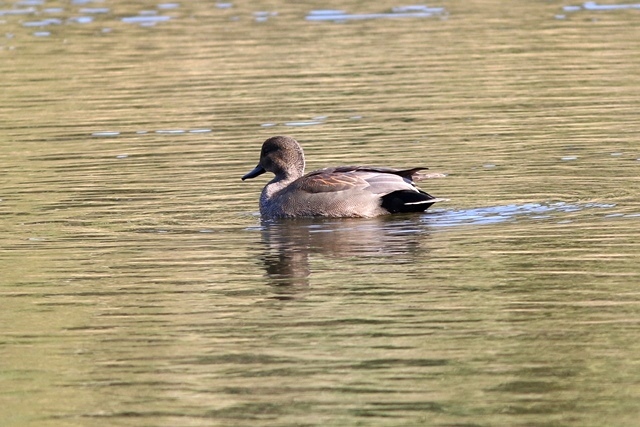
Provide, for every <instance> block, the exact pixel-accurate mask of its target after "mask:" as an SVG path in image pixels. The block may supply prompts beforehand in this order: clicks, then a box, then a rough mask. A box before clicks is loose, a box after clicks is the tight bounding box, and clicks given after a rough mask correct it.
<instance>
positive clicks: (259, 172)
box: [242, 165, 266, 181]
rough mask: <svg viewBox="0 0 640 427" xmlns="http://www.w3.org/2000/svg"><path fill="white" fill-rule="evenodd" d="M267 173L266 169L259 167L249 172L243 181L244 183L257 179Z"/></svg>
mask: <svg viewBox="0 0 640 427" xmlns="http://www.w3.org/2000/svg"><path fill="white" fill-rule="evenodd" d="M265 172H266V170H264V168H263V167H262V166H260V165H258V166H256V168H255V169H254V170H252V171H251V172H249V173H248V174H246V175H245V176H243V177H242V180H243V181H244V180H245V179H251V178H255V177H256V176H260V175H262V174H263V173H265Z"/></svg>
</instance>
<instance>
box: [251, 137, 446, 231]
mask: <svg viewBox="0 0 640 427" xmlns="http://www.w3.org/2000/svg"><path fill="white" fill-rule="evenodd" d="M304 169H305V157H304V152H303V150H302V147H301V146H300V144H299V143H298V141H296V140H295V139H294V138H292V137H290V136H273V137H271V138H269V139H267V140H266V141H264V143H263V144H262V150H261V152H260V160H259V162H258V165H257V166H256V167H255V168H254V169H253V170H252V171H251V172H249V173H247V174H245V175H244V176H243V177H242V181H245V180H247V179H253V178H256V177H258V176H260V175H262V174H264V173H266V172H271V173H273V174H274V175H275V177H274V178H273V179H272V180H271V181H269V182H268V183H267V185H266V186H265V187H264V189H263V190H262V193H261V194H260V216H261V217H262V218H263V219H276V218H303V217H328V218H372V217H377V216H381V215H389V214H397V213H409V212H424V211H426V210H427V209H428V208H429V207H430V206H432V205H433V204H434V203H436V202H440V201H443V200H444V199H438V198H436V197H434V196H432V195H430V194H428V193H426V192H425V191H423V190H421V189H419V188H418V187H417V186H416V184H415V182H414V181H418V180H420V179H423V178H425V177H426V176H425V175H424V174H423V173H422V172H421V171H422V170H425V169H428V168H425V167H414V168H411V169H393V168H387V167H375V166H336V167H327V168H324V169H319V170H316V171H313V172H309V173H307V174H306V175H305V173H304Z"/></svg>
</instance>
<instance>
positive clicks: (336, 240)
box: [261, 216, 428, 290]
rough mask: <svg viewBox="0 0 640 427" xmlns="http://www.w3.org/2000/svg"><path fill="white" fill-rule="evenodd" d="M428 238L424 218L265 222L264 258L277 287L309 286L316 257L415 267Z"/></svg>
mask: <svg viewBox="0 0 640 427" xmlns="http://www.w3.org/2000/svg"><path fill="white" fill-rule="evenodd" d="M426 234H428V229H427V227H426V225H425V224H424V223H422V221H421V216H408V217H397V216H396V217H378V218H372V219H333V220H327V219H295V220H280V221H264V222H263V223H262V241H263V244H264V254H263V255H262V257H261V258H262V261H263V262H264V267H265V270H266V274H267V277H268V278H269V279H270V283H271V284H273V285H279V286H283V285H285V287H286V285H298V286H300V285H308V284H309V278H310V276H311V275H312V267H311V265H310V258H311V257H312V255H321V256H327V257H342V258H344V257H358V258H361V257H381V259H390V260H391V261H393V260H395V258H396V257H399V256H402V258H403V261H404V262H410V259H411V258H412V257H415V256H418V254H419V253H421V252H423V251H424V249H423V248H422V246H423V242H424V240H425V235H426ZM280 290H284V289H283V288H282V287H281V288H280Z"/></svg>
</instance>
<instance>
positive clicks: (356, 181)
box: [294, 166, 426, 194]
mask: <svg viewBox="0 0 640 427" xmlns="http://www.w3.org/2000/svg"><path fill="white" fill-rule="evenodd" d="M424 169H426V168H413V169H402V170H400V169H392V168H380V167H374V166H339V167H335V168H326V169H319V170H317V171H313V172H310V173H309V174H307V175H305V176H303V177H302V178H300V179H298V180H297V181H296V182H295V183H294V184H295V186H296V187H297V188H298V189H300V190H303V191H305V192H308V193H325V192H337V191H348V190H356V189H358V190H367V191H369V192H371V193H374V194H388V193H391V192H393V191H398V190H413V191H418V190H417V189H416V188H415V186H414V185H413V179H414V178H416V179H418V175H419V171H421V170H424Z"/></svg>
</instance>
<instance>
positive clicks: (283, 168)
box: [242, 136, 304, 181]
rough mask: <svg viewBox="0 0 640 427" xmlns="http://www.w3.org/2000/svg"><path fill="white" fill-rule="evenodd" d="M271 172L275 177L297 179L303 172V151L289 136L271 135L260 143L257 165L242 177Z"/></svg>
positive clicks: (247, 177)
mask: <svg viewBox="0 0 640 427" xmlns="http://www.w3.org/2000/svg"><path fill="white" fill-rule="evenodd" d="M265 172H272V173H274V174H275V175H276V177H277V178H281V179H282V178H285V179H297V178H299V177H301V176H302V175H303V174H304V152H303V151H302V147H301V146H300V144H298V141H296V140H295V139H293V138H291V137H290V136H273V137H271V138H269V139H267V140H266V141H265V142H264V143H263V144H262V151H261V152H260V161H259V162H258V166H256V167H255V169H253V170H252V171H251V172H249V173H248V174H246V175H245V176H243V177H242V180H243V181H244V180H245V179H251V178H255V177H257V176H259V175H262V174H263V173H265Z"/></svg>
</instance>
